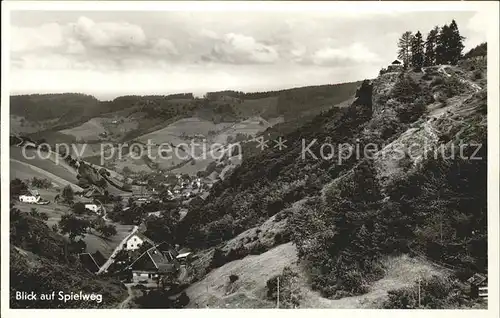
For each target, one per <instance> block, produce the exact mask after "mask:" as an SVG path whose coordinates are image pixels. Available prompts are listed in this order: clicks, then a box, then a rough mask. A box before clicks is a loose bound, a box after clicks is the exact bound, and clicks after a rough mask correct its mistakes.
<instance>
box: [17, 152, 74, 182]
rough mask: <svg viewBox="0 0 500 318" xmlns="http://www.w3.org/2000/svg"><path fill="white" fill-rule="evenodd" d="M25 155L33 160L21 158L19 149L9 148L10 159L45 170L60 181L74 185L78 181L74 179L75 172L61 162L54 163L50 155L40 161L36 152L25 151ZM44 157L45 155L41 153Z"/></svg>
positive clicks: (52, 156)
mask: <svg viewBox="0 0 500 318" xmlns="http://www.w3.org/2000/svg"><path fill="white" fill-rule="evenodd" d="M26 154H27V156H28V157H33V156H34V158H33V159H28V157H25V156H23V154H22V151H21V148H18V147H10V158H11V159H14V160H17V161H20V162H24V163H27V164H29V165H32V166H35V167H37V168H40V169H42V170H45V171H47V172H49V173H51V174H53V175H55V176H57V177H58V178H61V179H62V180H65V181H67V182H70V183H73V184H76V183H77V182H78V179H77V178H76V175H77V173H76V171H75V170H73V169H72V168H70V167H69V166H68V165H67V164H66V163H65V162H63V160H61V161H60V162H59V164H56V163H55V159H54V155H51V157H50V158H49V159H42V158H40V156H38V155H37V152H36V150H32V149H26ZM43 155H44V156H45V153H43Z"/></svg>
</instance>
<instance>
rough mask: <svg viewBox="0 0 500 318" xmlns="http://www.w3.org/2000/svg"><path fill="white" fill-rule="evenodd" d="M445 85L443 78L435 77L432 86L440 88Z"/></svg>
mask: <svg viewBox="0 0 500 318" xmlns="http://www.w3.org/2000/svg"><path fill="white" fill-rule="evenodd" d="M442 84H444V79H443V78H442V77H441V76H437V77H434V79H433V80H432V82H431V86H438V85H442Z"/></svg>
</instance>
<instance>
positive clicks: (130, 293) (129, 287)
mask: <svg viewBox="0 0 500 318" xmlns="http://www.w3.org/2000/svg"><path fill="white" fill-rule="evenodd" d="M133 285H134V284H125V287H127V292H128V296H127V298H125V300H124V301H122V302H121V303H120V304H119V305H118V306H117V308H118V309H124V308H127V305H128V303H129V302H130V301H131V300H132V298H133V297H134V293H133V292H132V286H133Z"/></svg>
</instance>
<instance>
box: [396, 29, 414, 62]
mask: <svg viewBox="0 0 500 318" xmlns="http://www.w3.org/2000/svg"><path fill="white" fill-rule="evenodd" d="M412 39H413V34H412V33H411V31H406V32H405V33H403V35H402V36H401V38H400V39H399V43H398V47H399V51H398V58H399V59H401V60H402V61H403V65H404V67H408V66H410V63H411V42H412Z"/></svg>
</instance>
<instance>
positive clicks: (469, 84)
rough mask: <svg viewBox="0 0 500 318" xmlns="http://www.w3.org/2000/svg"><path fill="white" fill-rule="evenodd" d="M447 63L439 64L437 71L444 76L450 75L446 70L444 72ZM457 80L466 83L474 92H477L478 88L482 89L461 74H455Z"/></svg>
mask: <svg viewBox="0 0 500 318" xmlns="http://www.w3.org/2000/svg"><path fill="white" fill-rule="evenodd" d="M447 66H448V65H441V66H440V67H439V69H438V72H440V73H442V74H443V75H444V76H446V77H451V74H449V73H448V72H446V67H447ZM456 76H457V78H458V80H459V81H460V82H462V83H464V84H466V85H468V86H469V87H470V88H472V89H473V90H474V91H475V92H476V93H477V92H479V91H480V90H482V88H481V86H479V85H477V84H476V83H474V82H473V81H471V80H468V79H465V78H463V77H461V76H458V75H456Z"/></svg>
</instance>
